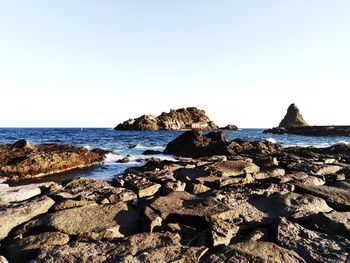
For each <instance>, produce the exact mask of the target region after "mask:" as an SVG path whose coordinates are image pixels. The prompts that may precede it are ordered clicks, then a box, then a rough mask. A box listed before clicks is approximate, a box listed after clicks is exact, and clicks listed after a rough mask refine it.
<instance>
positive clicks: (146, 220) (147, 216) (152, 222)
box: [142, 206, 163, 232]
mask: <svg viewBox="0 0 350 263" xmlns="http://www.w3.org/2000/svg"><path fill="white" fill-rule="evenodd" d="M162 221H163V219H162V218H161V217H160V216H159V215H158V214H157V213H156V212H154V211H153V210H152V209H151V208H149V207H148V206H146V207H145V212H144V216H143V221H142V230H143V231H145V232H153V229H154V228H155V227H160V226H162Z"/></svg>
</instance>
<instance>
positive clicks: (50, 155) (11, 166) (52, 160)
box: [0, 140, 106, 180]
mask: <svg viewBox="0 0 350 263" xmlns="http://www.w3.org/2000/svg"><path fill="white" fill-rule="evenodd" d="M105 153H106V152H105V151H103V150H100V149H95V150H92V151H90V150H87V149H85V148H82V147H75V146H73V145H68V144H63V145H62V144H61V145H60V144H41V145H31V144H30V143H29V142H28V141H27V140H20V141H17V142H15V143H14V144H5V145H0V179H1V178H3V179H7V180H18V179H24V178H31V177H39V176H45V175H48V174H52V173H58V172H63V171H66V170H70V169H73V168H78V167H84V166H89V165H93V164H98V163H101V162H102V161H103V160H104V158H105Z"/></svg>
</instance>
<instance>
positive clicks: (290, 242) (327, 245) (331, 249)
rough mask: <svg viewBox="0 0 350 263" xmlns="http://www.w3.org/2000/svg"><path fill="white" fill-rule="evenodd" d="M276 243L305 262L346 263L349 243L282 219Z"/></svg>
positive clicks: (349, 258)
mask: <svg viewBox="0 0 350 263" xmlns="http://www.w3.org/2000/svg"><path fill="white" fill-rule="evenodd" d="M277 241H278V243H279V244H280V245H281V246H283V247H285V248H287V249H291V250H293V251H295V252H296V253H298V254H299V255H300V256H301V257H302V258H304V259H305V261H306V262H325V261H329V262H348V261H349V260H350V254H349V252H350V242H349V241H348V240H346V239H345V238H342V237H339V236H334V235H327V234H324V233H319V232H315V231H312V230H308V229H306V228H304V227H302V226H300V225H298V224H296V223H292V222H289V221H287V220H286V219H285V218H282V219H281V221H280V223H279V225H278V230H277Z"/></svg>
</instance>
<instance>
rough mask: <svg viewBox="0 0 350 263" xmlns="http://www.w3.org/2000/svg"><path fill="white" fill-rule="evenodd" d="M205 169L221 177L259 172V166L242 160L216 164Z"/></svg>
mask: <svg viewBox="0 0 350 263" xmlns="http://www.w3.org/2000/svg"><path fill="white" fill-rule="evenodd" d="M206 169H208V170H210V171H212V172H213V173H215V174H218V175H221V176H237V175H241V174H247V173H248V174H254V173H257V172H259V171H260V168H259V166H257V165H256V164H254V163H252V162H248V161H244V160H234V161H226V162H217V163H214V164H213V165H209V166H207V167H206Z"/></svg>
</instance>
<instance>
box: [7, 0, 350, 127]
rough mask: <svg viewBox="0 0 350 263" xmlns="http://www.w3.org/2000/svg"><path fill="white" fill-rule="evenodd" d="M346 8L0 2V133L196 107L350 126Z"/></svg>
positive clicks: (99, 123)
mask: <svg viewBox="0 0 350 263" xmlns="http://www.w3.org/2000/svg"><path fill="white" fill-rule="evenodd" d="M349 90H350V1H348V0H344V1H337V0H335V1H330V0H328V1H323V0H289V1H277V0H274V1H272V0H270V1H268V0H267V1H261V0H255V1H249V0H248V1H234V0H230V1H221V0H220V1H213V0H212V1H206V0H198V1H191V0H176V1H170V0H168V1H166V0H159V1H152V0H147V1H144V0H139V1H136V0H135V1H130V0H124V1H116V0H115V1H97V0H95V1H88V0H84V1H78V0H66V1H65V0H60V1H58V0H57V1H52V0H51V1H48V0H45V1H35V0H33V1H29V0H24V1H17V0H0V91H1V103H0V110H1V118H0V126H2V127H4V126H32V127H33V126H41V127H49V126H51V127H52V126H55V127H57V126H65V127H71V126H76V127H92V126H94V127H113V126H115V125H116V124H117V123H118V122H121V121H123V120H124V119H127V118H129V117H137V116H139V115H141V114H144V113H152V114H155V115H158V114H160V113H161V112H162V111H168V110H169V109H170V108H178V107H186V106H198V107H200V108H203V109H205V110H206V111H207V113H208V115H209V117H211V119H213V120H214V121H216V122H217V123H218V124H220V125H224V124H227V123H232V124H236V125H238V126H240V127H271V126H275V125H277V124H278V123H279V121H280V119H281V118H282V117H283V115H284V114H285V111H286V109H287V107H288V105H289V104H290V103H292V102H295V103H297V105H298V106H299V108H300V109H301V112H302V113H303V115H304V117H305V119H306V120H307V121H308V122H310V123H311V124H350V117H349V113H350V110H349V95H350V92H349Z"/></svg>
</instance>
